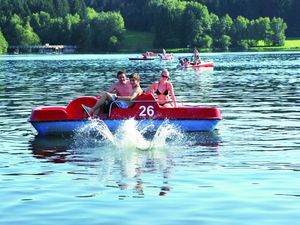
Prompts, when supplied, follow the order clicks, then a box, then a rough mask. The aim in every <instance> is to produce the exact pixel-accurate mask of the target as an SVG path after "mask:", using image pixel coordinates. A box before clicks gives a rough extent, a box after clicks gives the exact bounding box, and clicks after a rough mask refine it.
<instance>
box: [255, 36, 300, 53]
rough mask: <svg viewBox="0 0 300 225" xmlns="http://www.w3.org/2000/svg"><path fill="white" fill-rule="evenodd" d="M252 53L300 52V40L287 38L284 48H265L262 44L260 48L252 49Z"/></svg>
mask: <svg viewBox="0 0 300 225" xmlns="http://www.w3.org/2000/svg"><path fill="white" fill-rule="evenodd" d="M250 50H251V51H300V38H287V39H286V40H285V43H284V46H276V47H275V46H264V43H263V42H260V44H259V46H256V47H251V48H250Z"/></svg>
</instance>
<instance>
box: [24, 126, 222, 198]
mask: <svg viewBox="0 0 300 225" xmlns="http://www.w3.org/2000/svg"><path fill="white" fill-rule="evenodd" d="M116 137H117V136H115V138H116ZM144 137H145V138H146V139H147V140H153V139H154V137H155V134H152V133H147V135H145V136H144ZM220 142H221V140H220V137H219V135H218V134H217V133H216V132H190V133H184V134H183V136H182V137H181V138H180V142H176V141H175V139H174V138H168V139H167V140H166V142H165V144H164V145H163V146H161V145H160V146H159V147H154V148H151V149H150V150H149V149H147V150H141V149H140V148H137V147H136V146H135V147H134V145H132V144H133V143H131V145H126V144H124V142H123V143H122V141H121V140H119V142H116V143H118V145H115V144H114V143H112V142H111V141H109V140H108V139H104V138H100V137H99V136H98V135H95V136H92V135H91V134H89V135H87V136H86V138H85V139H84V137H83V136H80V137H79V136H64V137H61V136H41V135H37V136H35V137H34V139H33V140H31V141H30V148H31V149H32V154H33V156H34V157H35V158H37V159H40V160H42V161H44V162H50V163H67V164H70V165H75V166H77V167H78V170H77V169H76V170H74V169H72V171H70V172H69V173H70V174H71V173H72V174H74V175H77V176H78V179H89V177H90V176H91V174H93V175H94V176H96V177H97V180H99V182H100V183H102V184H105V186H106V187H108V188H115V189H119V190H124V191H126V190H133V191H134V193H136V194H137V196H136V197H142V196H144V191H145V188H155V189H157V190H158V191H157V192H158V195H160V196H164V195H166V194H167V193H168V192H169V191H171V190H172V186H171V185H170V181H169V178H170V177H171V173H172V171H173V170H174V167H175V165H176V163H175V161H176V160H178V158H179V159H180V160H185V161H186V166H190V165H191V163H194V164H195V165H197V164H198V162H197V160H195V159H199V157H200V158H207V157H215V156H217V155H218V151H219V144H220ZM183 148H185V149H186V151H183ZM180 164H181V163H180ZM144 174H159V176H161V182H162V184H161V185H151V187H148V182H147V181H145V180H144V179H145V176H144ZM85 176H87V177H86V178H84V177H85ZM111 181H114V184H111ZM126 196H127V195H124V196H122V195H121V196H119V198H120V199H123V198H125V197H126Z"/></svg>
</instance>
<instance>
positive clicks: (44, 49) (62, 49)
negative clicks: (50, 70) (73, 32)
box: [8, 43, 78, 54]
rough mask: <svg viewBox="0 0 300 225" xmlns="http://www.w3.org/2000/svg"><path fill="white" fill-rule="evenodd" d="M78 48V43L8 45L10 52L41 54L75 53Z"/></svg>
mask: <svg viewBox="0 0 300 225" xmlns="http://www.w3.org/2000/svg"><path fill="white" fill-rule="evenodd" d="M77 49H78V46H76V45H50V44H48V43H47V44H45V45H11V46H9V47H8V50H9V52H12V53H14V54H19V53H40V54H60V53H75V52H76V51H77Z"/></svg>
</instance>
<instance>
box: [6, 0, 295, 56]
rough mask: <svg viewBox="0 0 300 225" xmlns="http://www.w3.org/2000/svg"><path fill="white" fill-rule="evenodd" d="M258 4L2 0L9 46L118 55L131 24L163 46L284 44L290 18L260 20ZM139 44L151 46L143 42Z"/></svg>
mask: <svg viewBox="0 0 300 225" xmlns="http://www.w3.org/2000/svg"><path fill="white" fill-rule="evenodd" d="M255 2H256V3H255ZM201 3H202V4H201ZM204 4H206V5H207V6H206V5H204ZM258 5H259V4H258V2H257V1H252V0H243V1H236V0H235V1H225V0H224V1H221V0H198V1H197V0H196V1H195V0H193V1H192V0H191V1H188V0H126V1H124V0H103V1H96V0H26V1H25V0H14V1H10V0H0V15H1V16H0V27H2V32H3V35H4V36H5V38H6V40H8V42H9V45H20V44H21V45H35V44H40V43H43V44H44V43H50V44H70V45H78V46H79V47H80V48H81V49H82V50H84V51H118V50H119V49H120V48H122V44H123V40H124V31H125V24H126V28H130V29H133V30H136V31H145V32H151V33H152V34H153V35H152V37H154V40H153V39H151V45H152V44H153V45H154V47H157V48H177V47H187V46H197V47H200V48H206V49H209V48H214V49H224V50H227V49H228V48H229V47H238V48H240V49H247V48H248V47H249V46H250V47H251V46H255V45H257V43H258V42H259V41H260V40H263V41H264V43H267V44H269V45H275V46H280V45H283V44H284V41H285V38H286V37H285V31H286V29H287V25H286V23H285V20H283V19H282V18H279V17H274V18H273V19H272V20H271V19H270V18H269V17H258V16H257V15H258V14H257V12H256V10H255V9H256V8H257V7H261V6H258ZM260 5H264V8H263V9H264V10H266V11H271V9H270V8H271V7H270V6H271V5H272V6H274V7H275V8H276V9H275V10H277V11H276V12H277V15H287V12H289V11H290V10H293V8H292V7H294V6H300V4H299V3H296V1H295V0H270V5H266V3H264V2H262V3H261V4H260ZM283 6H284V8H283ZM208 9H210V11H209V10H208ZM245 9H246V10H245ZM275 10H274V11H275ZM226 13H228V14H226ZM236 13H243V15H240V14H237V15H236ZM247 13H248V14H247ZM244 15H248V18H247V17H246V16H245V17H244ZM297 15H298V14H297ZM232 16H236V18H235V19H232V18H233V17H232ZM253 18H254V19H253ZM297 18H298V17H297ZM299 21H300V20H299ZM135 45H136V46H138V48H139V49H145V48H147V47H143V45H144V42H143V41H142V40H141V39H138V40H136V41H135ZM147 46H149V43H148V45H147Z"/></svg>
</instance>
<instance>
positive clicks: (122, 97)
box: [118, 88, 143, 101]
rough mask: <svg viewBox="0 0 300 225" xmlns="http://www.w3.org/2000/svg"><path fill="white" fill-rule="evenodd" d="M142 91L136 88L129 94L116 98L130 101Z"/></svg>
mask: <svg viewBox="0 0 300 225" xmlns="http://www.w3.org/2000/svg"><path fill="white" fill-rule="evenodd" d="M142 93H143V91H142V89H141V88H137V89H136V90H134V91H133V92H132V94H131V95H130V96H120V97H119V96H118V100H125V101H132V100H134V99H135V98H136V97H138V96H140V95H141V94H142Z"/></svg>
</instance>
